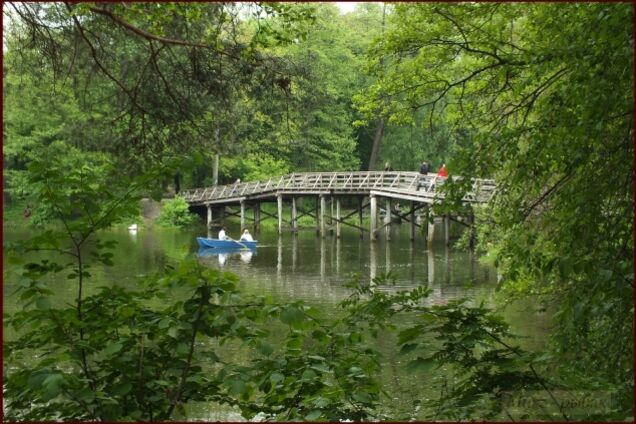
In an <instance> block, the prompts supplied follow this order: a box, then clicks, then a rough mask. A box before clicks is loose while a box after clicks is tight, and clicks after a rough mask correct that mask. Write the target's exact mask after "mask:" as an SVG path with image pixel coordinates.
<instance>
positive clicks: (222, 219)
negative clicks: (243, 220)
mask: <svg viewBox="0 0 636 424" xmlns="http://www.w3.org/2000/svg"><path fill="white" fill-rule="evenodd" d="M219 213H220V215H221V225H222V226H223V225H225V206H221V208H220V209H219Z"/></svg>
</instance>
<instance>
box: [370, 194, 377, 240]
mask: <svg viewBox="0 0 636 424" xmlns="http://www.w3.org/2000/svg"><path fill="white" fill-rule="evenodd" d="M369 204H370V207H371V217H370V221H371V222H370V224H369V233H370V234H371V240H375V239H376V234H375V228H376V225H377V222H376V220H377V219H378V200H377V198H376V197H375V195H373V194H372V195H371V196H369Z"/></svg>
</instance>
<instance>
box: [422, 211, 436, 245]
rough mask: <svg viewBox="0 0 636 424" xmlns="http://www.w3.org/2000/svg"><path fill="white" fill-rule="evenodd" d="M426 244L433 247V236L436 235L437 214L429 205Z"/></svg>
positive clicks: (426, 214) (426, 215)
mask: <svg viewBox="0 0 636 424" xmlns="http://www.w3.org/2000/svg"><path fill="white" fill-rule="evenodd" d="M424 216H425V217H426V228H427V231H426V244H427V245H428V246H429V247H431V246H432V245H433V238H434V237H435V216H434V215H433V213H432V211H431V210H430V208H429V207H426V212H425V215H424Z"/></svg>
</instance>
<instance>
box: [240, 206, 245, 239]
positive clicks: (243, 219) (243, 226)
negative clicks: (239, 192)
mask: <svg viewBox="0 0 636 424" xmlns="http://www.w3.org/2000/svg"><path fill="white" fill-rule="evenodd" d="M243 230H245V200H241V234H243Z"/></svg>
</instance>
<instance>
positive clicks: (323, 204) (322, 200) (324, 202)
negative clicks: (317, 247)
mask: <svg viewBox="0 0 636 424" xmlns="http://www.w3.org/2000/svg"><path fill="white" fill-rule="evenodd" d="M325 209H327V198H326V197H325V196H324V195H323V194H321V195H320V237H325Z"/></svg>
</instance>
